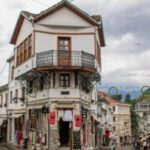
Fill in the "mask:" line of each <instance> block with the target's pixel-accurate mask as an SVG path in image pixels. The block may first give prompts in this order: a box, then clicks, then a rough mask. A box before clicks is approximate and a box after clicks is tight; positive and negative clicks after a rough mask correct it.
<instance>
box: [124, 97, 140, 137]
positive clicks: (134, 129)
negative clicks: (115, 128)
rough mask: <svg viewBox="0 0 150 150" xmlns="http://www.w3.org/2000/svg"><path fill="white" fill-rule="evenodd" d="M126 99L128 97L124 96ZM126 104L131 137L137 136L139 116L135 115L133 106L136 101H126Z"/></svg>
mask: <svg viewBox="0 0 150 150" xmlns="http://www.w3.org/2000/svg"><path fill="white" fill-rule="evenodd" d="M126 97H127V98H129V97H128V96H126ZM126 102H127V103H128V104H130V105H131V106H130V113H131V131H132V135H133V136H134V137H137V136H138V133H139V132H138V131H139V125H138V121H139V116H138V115H137V114H136V112H135V105H136V103H137V102H136V101H135V100H131V99H126Z"/></svg>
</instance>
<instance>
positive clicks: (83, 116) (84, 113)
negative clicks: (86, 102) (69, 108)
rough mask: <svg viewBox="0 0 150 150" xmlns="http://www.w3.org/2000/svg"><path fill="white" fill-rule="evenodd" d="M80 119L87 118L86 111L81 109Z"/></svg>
mask: <svg viewBox="0 0 150 150" xmlns="http://www.w3.org/2000/svg"><path fill="white" fill-rule="evenodd" d="M82 118H87V110H86V109H84V108H82Z"/></svg>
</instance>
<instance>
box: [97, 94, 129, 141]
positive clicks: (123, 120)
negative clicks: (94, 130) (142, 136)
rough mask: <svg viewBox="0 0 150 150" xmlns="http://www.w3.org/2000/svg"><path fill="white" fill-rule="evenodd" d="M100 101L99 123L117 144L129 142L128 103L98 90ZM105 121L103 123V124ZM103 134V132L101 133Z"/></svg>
mask: <svg viewBox="0 0 150 150" xmlns="http://www.w3.org/2000/svg"><path fill="white" fill-rule="evenodd" d="M98 97H99V101H100V102H101V106H100V108H99V109H100V110H101V111H102V110H103V112H104V113H102V115H101V118H102V120H101V122H100V123H101V124H102V125H103V126H104V128H105V130H106V128H107V129H109V131H110V138H112V139H115V140H116V141H117V143H118V144H122V143H123V144H124V143H128V142H130V139H131V117H130V105H129V104H126V103H123V102H119V101H117V100H114V99H112V98H110V97H109V96H108V94H107V93H104V92H98ZM104 122H105V124H104ZM103 134H104V133H103Z"/></svg>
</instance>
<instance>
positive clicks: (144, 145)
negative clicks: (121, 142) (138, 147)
mask: <svg viewBox="0 0 150 150" xmlns="http://www.w3.org/2000/svg"><path fill="white" fill-rule="evenodd" d="M143 147H144V150H147V142H146V141H144V142H143Z"/></svg>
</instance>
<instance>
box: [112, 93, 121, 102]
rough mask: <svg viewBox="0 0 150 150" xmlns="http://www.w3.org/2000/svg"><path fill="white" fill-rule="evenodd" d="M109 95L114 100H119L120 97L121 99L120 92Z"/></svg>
mask: <svg viewBox="0 0 150 150" xmlns="http://www.w3.org/2000/svg"><path fill="white" fill-rule="evenodd" d="M111 97H112V98H114V99H115V100H118V101H121V99H122V95H121V94H116V95H112V96H111Z"/></svg>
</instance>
